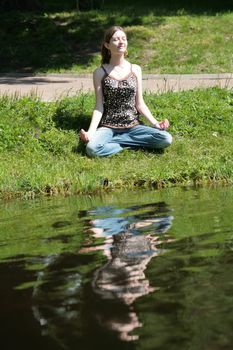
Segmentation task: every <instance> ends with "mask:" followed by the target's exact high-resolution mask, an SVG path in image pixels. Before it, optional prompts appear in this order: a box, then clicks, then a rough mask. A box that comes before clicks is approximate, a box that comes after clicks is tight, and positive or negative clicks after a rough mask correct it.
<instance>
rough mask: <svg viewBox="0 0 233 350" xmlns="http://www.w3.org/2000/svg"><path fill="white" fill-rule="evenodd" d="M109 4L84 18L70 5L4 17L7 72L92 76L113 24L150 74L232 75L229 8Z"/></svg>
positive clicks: (1, 55) (2, 56)
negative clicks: (72, 73)
mask: <svg viewBox="0 0 233 350" xmlns="http://www.w3.org/2000/svg"><path fill="white" fill-rule="evenodd" d="M45 3H46V2H45ZM49 3H51V2H49ZM55 3H56V2H55ZM63 3H64V2H63ZM74 3H75V2H74ZM100 3H101V1H100ZM103 3H104V6H102V7H100V9H98V10H91V11H77V10H75V9H74V8H72V7H71V5H70V2H69V6H68V7H67V9H66V6H65V4H63V7H64V8H63V10H62V9H61V6H60V7H59V6H58V7H57V11H56V6H55V5H54V6H50V7H48V8H47V9H46V8H44V9H42V10H40V11H39V10H38V11H37V12H32V11H30V12H23V11H16V12H14V11H10V12H4V11H2V12H1V14H0V20H1V30H0V41H1V48H0V60H1V67H0V71H1V72H7V73H8V72H16V71H18V72H37V73H38V72H43V73H47V72H50V73H51V72H92V71H93V70H94V68H95V67H96V66H97V65H99V62H100V56H99V47H100V41H101V38H102V35H103V31H104V30H105V29H106V28H107V27H109V26H110V25H113V24H118V25H121V26H123V27H124V28H125V30H126V32H127V34H128V38H129V59H130V60H131V61H132V62H135V63H138V64H142V65H143V71H144V73H202V72H204V73H224V72H231V71H232V68H233V62H232V52H233V34H232V33H233V12H232V7H233V6H232V4H230V3H231V1H230V0H224V1H222V2H221V4H220V3H219V1H207V0H204V1H197V0H196V1H189V2H188V1H184V0H183V1H182V0H179V1H176V2H175V4H174V1H169V0H167V1H152V0H145V1H143V2H142V1H139V0H135V1H130V0H125V1H119V2H117V4H116V5H114V4H113V2H112V1H104V2H103ZM224 5H225V6H224Z"/></svg>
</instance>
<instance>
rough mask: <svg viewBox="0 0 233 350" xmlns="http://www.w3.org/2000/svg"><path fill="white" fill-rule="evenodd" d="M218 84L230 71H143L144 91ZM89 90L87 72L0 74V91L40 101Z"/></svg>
mask: <svg viewBox="0 0 233 350" xmlns="http://www.w3.org/2000/svg"><path fill="white" fill-rule="evenodd" d="M213 86H218V87H221V88H228V89H231V88H232V87H233V73H224V74H163V75H159V74H148V75H143V89H144V91H149V92H155V93H164V92H167V91H182V90H190V89H194V88H201V87H204V88H207V87H213ZM88 91H93V82H92V76H91V75H89V74H86V75H84V74H49V75H28V74H15V75H11V74H4V75H1V76H0V95H11V96H25V95H37V96H39V97H40V98H41V99H42V100H43V101H54V100H58V99H60V98H61V97H64V96H74V95H77V94H79V93H80V92H88Z"/></svg>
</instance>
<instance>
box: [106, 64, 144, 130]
mask: <svg viewBox="0 0 233 350" xmlns="http://www.w3.org/2000/svg"><path fill="white" fill-rule="evenodd" d="M102 69H103V70H104V72H105V76H104V77H103V79H102V90H103V98H104V111H103V115H102V119H101V122H100V126H107V127H110V128H131V127H132V126H135V125H138V124H139V119H138V118H139V113H138V111H137V109H136V106H135V98H136V92H137V77H136V76H135V74H134V73H133V71H132V69H131V72H130V74H129V75H128V76H127V77H126V78H125V79H123V80H117V79H115V78H113V77H111V76H110V75H109V74H108V73H107V71H106V69H105V68H104V67H103V66H102Z"/></svg>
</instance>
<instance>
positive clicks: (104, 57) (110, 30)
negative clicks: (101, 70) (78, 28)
mask: <svg viewBox="0 0 233 350" xmlns="http://www.w3.org/2000/svg"><path fill="white" fill-rule="evenodd" d="M118 30H121V31H122V32H125V31H124V29H123V28H122V27H120V26H112V27H110V28H108V29H107V30H106V31H105V33H104V37H103V41H102V44H101V56H102V59H101V63H102V64H104V63H109V62H110V58H111V53H110V51H109V50H108V49H107V48H106V47H105V45H104V44H105V43H109V42H110V40H111V37H112V36H113V34H114V33H116V32H117V31H118Z"/></svg>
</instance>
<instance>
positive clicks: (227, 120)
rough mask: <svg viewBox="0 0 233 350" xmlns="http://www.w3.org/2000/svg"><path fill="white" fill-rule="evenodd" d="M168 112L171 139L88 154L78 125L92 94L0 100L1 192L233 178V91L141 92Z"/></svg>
mask: <svg viewBox="0 0 233 350" xmlns="http://www.w3.org/2000/svg"><path fill="white" fill-rule="evenodd" d="M145 100H146V102H147V104H148V105H149V107H150V109H151V110H152V112H153V113H154V115H155V116H157V118H159V119H160V118H161V119H162V118H164V117H168V118H169V120H170V121H171V128H170V132H171V133H172V135H173V137H174V143H173V145H172V146H171V147H170V148H168V149H166V150H165V151H164V152H163V153H161V152H148V151H143V150H139V151H131V150H125V151H123V152H122V153H120V154H118V155H116V156H113V157H109V158H101V159H90V158H88V157H87V156H86V155H85V152H84V145H83V143H81V142H79V141H78V137H77V132H78V130H79V129H80V128H81V126H82V127H83V126H84V127H85V126H87V125H88V124H89V118H90V115H91V111H92V108H93V104H94V96H93V95H92V94H84V93H83V94H80V95H79V96H76V97H66V98H64V99H62V100H59V101H56V102H43V101H41V100H40V99H38V98H36V97H24V98H10V97H2V98H1V99H0V120H1V123H0V124H1V125H0V133H1V138H0V197H1V198H12V197H21V198H31V197H35V196H38V195H56V194H58V193H61V194H74V193H95V192H99V191H105V190H112V189H117V188H130V189H132V188H148V187H149V188H160V187H164V186H177V185H185V186H187V185H188V186H189V185H193V184H206V183H210V184H212V183H223V184H232V182H233V170H232V169H233V157H232V155H233V154H232V153H233V152H232V150H233V141H232V132H233V120H232V119H233V113H232V112H233V92H232V91H231V90H227V89H220V88H210V89H199V90H193V91H183V92H168V93H165V94H161V95H154V94H146V95H145Z"/></svg>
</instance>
